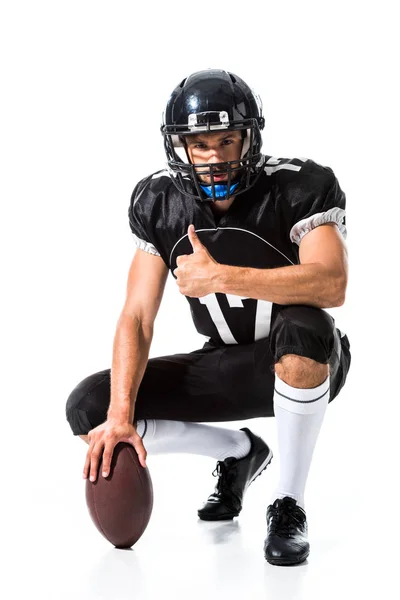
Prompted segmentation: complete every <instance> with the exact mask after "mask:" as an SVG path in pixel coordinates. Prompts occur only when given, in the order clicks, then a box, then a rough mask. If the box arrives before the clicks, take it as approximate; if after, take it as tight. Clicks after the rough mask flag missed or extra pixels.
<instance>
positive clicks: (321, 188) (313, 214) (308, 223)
mask: <svg viewBox="0 0 400 600" xmlns="http://www.w3.org/2000/svg"><path fill="white" fill-rule="evenodd" d="M310 162H312V161H310ZM314 165H315V168H314V169H313V171H314V172H310V173H309V174H307V175H306V174H305V177H306V178H307V179H306V180H305V182H303V183H302V185H301V186H300V188H299V189H297V190H296V193H295V194H294V196H295V201H294V202H293V203H292V214H291V219H290V221H291V223H290V225H291V228H290V239H291V241H292V242H294V243H295V244H297V245H300V242H301V240H302V239H303V237H304V236H305V235H306V233H309V232H310V231H312V230H313V229H315V228H316V227H318V226H319V225H324V224H325V223H336V225H337V226H338V229H339V231H340V233H341V234H342V236H343V238H344V239H346V237H347V230H346V196H345V194H344V192H343V191H342V190H341V188H340V185H339V182H338V180H337V179H336V176H335V174H334V173H333V171H332V169H330V168H329V167H322V166H320V165H316V163H314Z"/></svg>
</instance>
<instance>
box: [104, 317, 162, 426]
mask: <svg viewBox="0 0 400 600" xmlns="http://www.w3.org/2000/svg"><path fill="white" fill-rule="evenodd" d="M152 337H153V328H152V327H150V326H145V325H143V324H142V323H141V322H140V321H139V320H138V319H134V318H132V317H128V316H125V315H122V316H121V317H120V319H119V321H118V324H117V329H116V333H115V337H114V345H113V359H112V368H111V401H110V406H109V409H108V414H107V418H108V419H117V420H118V421H125V422H126V421H128V422H129V423H132V422H133V416H134V408H135V401H136V396H137V392H138V389H139V386H140V383H141V381H142V378H143V375H144V372H145V369H146V366H147V361H148V357H149V351H150V345H151V341H152Z"/></svg>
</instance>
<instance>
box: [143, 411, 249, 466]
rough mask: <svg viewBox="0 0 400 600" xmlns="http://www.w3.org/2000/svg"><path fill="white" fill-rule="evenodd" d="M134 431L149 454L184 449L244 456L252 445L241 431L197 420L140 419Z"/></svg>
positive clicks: (217, 455) (220, 455)
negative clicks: (197, 421) (203, 423)
mask: <svg viewBox="0 0 400 600" xmlns="http://www.w3.org/2000/svg"><path fill="white" fill-rule="evenodd" d="M136 431H137V432H138V434H139V435H140V436H141V437H142V438H143V443H144V447H145V448H146V450H147V452H148V453H149V454H164V453H172V452H183V453H187V454H200V455H201V456H211V457H212V458H215V459H216V460H225V458H228V456H233V457H234V458H243V457H244V456H246V454H248V453H249V451H250V447H251V443H250V439H249V438H248V436H247V434H246V433H245V432H244V431H240V430H239V431H234V430H232V429H223V428H222V427H214V426H213V425H202V424H199V423H189V422H183V421H167V420H164V419H143V420H139V421H138V422H137V426H136Z"/></svg>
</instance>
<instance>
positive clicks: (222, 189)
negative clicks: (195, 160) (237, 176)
mask: <svg viewBox="0 0 400 600" xmlns="http://www.w3.org/2000/svg"><path fill="white" fill-rule="evenodd" d="M238 185H239V182H238V183H233V184H232V185H231V186H230V187H229V195H230V196H232V193H233V192H234V191H235V190H236V188H237V186H238ZM200 187H201V189H202V190H203V191H204V192H205V194H206V196H207V198H213V186H212V185H200ZM227 192H228V186H227V185H226V184H224V183H216V184H215V185H214V195H215V199H216V200H225V199H226V196H227Z"/></svg>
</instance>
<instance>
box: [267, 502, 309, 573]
mask: <svg viewBox="0 0 400 600" xmlns="http://www.w3.org/2000/svg"><path fill="white" fill-rule="evenodd" d="M267 523H268V535H267V537H266V539H265V542H264V556H265V558H266V559H267V561H268V562H269V563H271V564H272V565H297V564H299V563H302V562H303V561H305V560H306V558H307V556H308V555H309V554H310V544H309V543H308V541H307V533H308V528H307V520H306V513H305V512H304V510H303V509H302V508H301V507H300V506H297V503H296V500H294V498H289V496H285V498H278V499H277V500H275V502H274V503H273V504H270V506H268V508H267Z"/></svg>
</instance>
